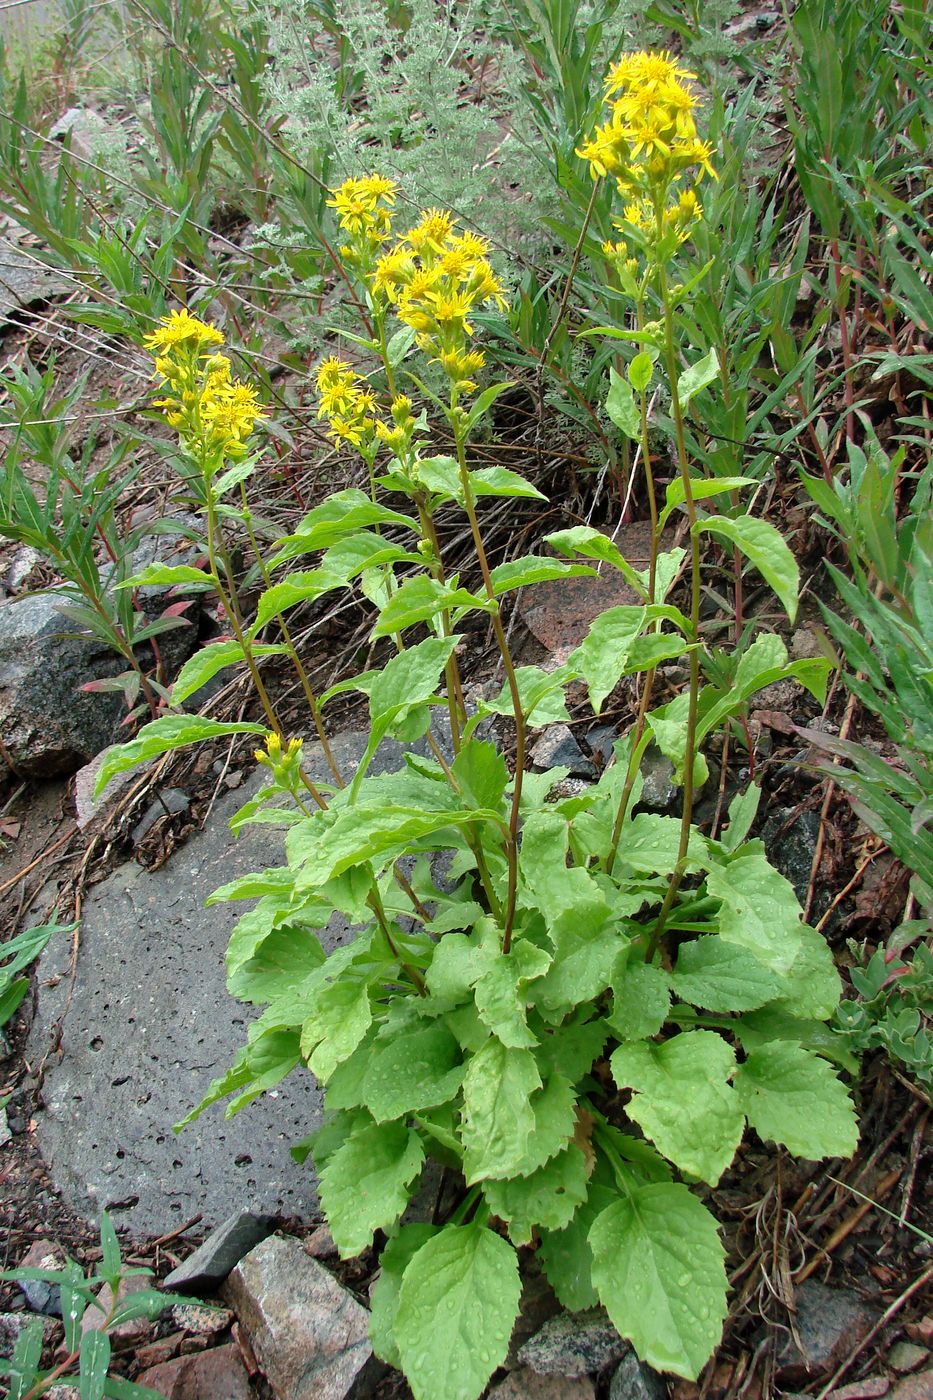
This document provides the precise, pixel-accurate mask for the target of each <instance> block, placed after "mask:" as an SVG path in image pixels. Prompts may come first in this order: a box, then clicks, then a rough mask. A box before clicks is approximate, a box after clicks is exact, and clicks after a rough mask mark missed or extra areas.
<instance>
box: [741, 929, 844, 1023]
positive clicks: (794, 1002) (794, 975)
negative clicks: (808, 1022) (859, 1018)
mask: <svg viewBox="0 0 933 1400" xmlns="http://www.w3.org/2000/svg"><path fill="white" fill-rule="evenodd" d="M798 934H799V937H800V950H799V952H798V954H797V956H796V958H795V959H794V961H793V963H792V964H791V966H790V968H789V969H788V971H787V972H785V973H783V974H782V975H781V977H780V982H779V987H778V990H777V992H776V993H775V1005H776V1006H778V1007H783V1008H784V1009H785V1010H787V1011H789V1012H790V1013H791V1015H793V1016H802V1017H804V1018H805V1019H806V1018H811V1017H812V1018H813V1019H814V1020H817V1021H828V1020H829V1018H830V1016H832V1014H833V1012H834V1011H835V1009H836V1007H837V1006H838V1005H839V998H840V997H841V995H842V982H841V980H840V977H839V971H838V969H837V967H836V960H835V958H834V957H833V951H832V949H831V948H830V946H829V944H828V943H827V942H826V939H825V938H824V937H823V935H822V934H821V933H819V932H818V931H817V930H816V929H815V928H811V927H810V925H809V924H805V923H803V922H801V924H800V927H799V930H798ZM740 1009H741V1008H740ZM749 1009H751V1008H749Z"/></svg>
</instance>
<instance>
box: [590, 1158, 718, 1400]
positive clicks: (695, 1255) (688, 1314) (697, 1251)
mask: <svg viewBox="0 0 933 1400" xmlns="http://www.w3.org/2000/svg"><path fill="white" fill-rule="evenodd" d="M589 1239H590V1245H591V1247H592V1250H593V1282H594V1283H595V1285H596V1290H597V1292H598V1294H599V1297H600V1300H601V1302H602V1304H603V1306H604V1307H605V1309H606V1311H607V1312H608V1314H609V1316H610V1318H611V1320H612V1322H613V1324H614V1326H615V1327H616V1329H617V1330H618V1332H619V1333H620V1335H621V1336H623V1337H625V1338H627V1339H628V1340H629V1341H630V1342H631V1343H632V1345H633V1346H634V1348H635V1350H636V1352H637V1353H638V1355H639V1357H640V1358H641V1359H642V1361H645V1362H647V1363H648V1365H649V1366H653V1367H654V1368H655V1369H656V1370H658V1371H673V1373H674V1374H675V1375H677V1376H684V1377H685V1378H686V1379H687V1380H695V1379H696V1377H697V1375H698V1374H699V1372H700V1370H701V1368H702V1367H703V1366H704V1365H705V1364H706V1362H707V1361H708V1360H709V1357H710V1354H711V1352H712V1351H713V1349H714V1348H715V1347H716V1345H717V1344H718V1342H719V1339H720V1337H721V1335H722V1324H723V1321H724V1320H725V1317H726V1312H727V1308H726V1271H725V1268H724V1265H723V1260H724V1257H725V1251H724V1250H723V1247H722V1244H721V1243H720V1240H719V1236H718V1234H717V1232H716V1221H715V1219H714V1218H713V1216H712V1215H711V1214H710V1212H709V1211H708V1210H707V1209H706V1207H705V1206H704V1205H702V1204H701V1203H700V1202H699V1201H698V1200H697V1198H696V1197H695V1196H693V1195H692V1194H691V1193H690V1191H689V1190H688V1189H687V1187H686V1186H682V1185H679V1184H676V1183H672V1184H670V1185H667V1184H665V1183H658V1184H656V1185H651V1186H642V1187H639V1188H637V1189H636V1190H634V1191H631V1192H630V1194H629V1196H628V1197H627V1198H626V1199H625V1200H617V1201H615V1202H614V1203H613V1204H612V1205H610V1206H609V1207H607V1209H606V1210H604V1211H603V1212H602V1213H601V1214H600V1215H598V1216H597V1218H596V1220H595V1221H594V1222H593V1225H592V1228H591V1229H590V1236H589Z"/></svg>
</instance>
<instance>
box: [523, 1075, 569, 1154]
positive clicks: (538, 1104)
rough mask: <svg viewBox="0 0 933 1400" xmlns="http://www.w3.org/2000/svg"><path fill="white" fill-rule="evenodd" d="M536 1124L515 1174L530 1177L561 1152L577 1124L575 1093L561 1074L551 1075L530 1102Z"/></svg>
mask: <svg viewBox="0 0 933 1400" xmlns="http://www.w3.org/2000/svg"><path fill="white" fill-rule="evenodd" d="M531 1108H532V1112H533V1113H534V1119H535V1124H534V1128H533V1130H532V1133H531V1135H530V1137H529V1139H528V1146H527V1147H526V1149H525V1152H524V1155H523V1156H522V1158H521V1160H520V1161H519V1162H518V1164H517V1166H516V1168H515V1174H516V1175H517V1176H530V1175H531V1173H532V1172H536V1171H538V1170H539V1168H541V1167H543V1166H544V1164H545V1162H547V1161H550V1159H551V1158H552V1157H555V1156H556V1155H557V1153H558V1152H562V1151H563V1149H564V1148H565V1147H566V1145H567V1143H568V1142H569V1141H570V1139H571V1138H572V1137H573V1134H574V1132H575V1130H576V1126H577V1117H576V1113H577V1096H576V1092H575V1090H574V1087H573V1085H572V1084H571V1083H570V1081H569V1080H568V1079H565V1078H564V1076H563V1075H562V1074H552V1075H551V1076H550V1078H549V1079H548V1081H547V1083H546V1084H545V1086H544V1088H543V1089H542V1090H541V1092H540V1093H538V1094H535V1095H534V1096H533V1097H532V1101H531Z"/></svg>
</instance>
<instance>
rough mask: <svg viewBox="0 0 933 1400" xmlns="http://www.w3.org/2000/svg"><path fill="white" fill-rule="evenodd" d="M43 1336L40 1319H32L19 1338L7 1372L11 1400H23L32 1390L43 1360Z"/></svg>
mask: <svg viewBox="0 0 933 1400" xmlns="http://www.w3.org/2000/svg"><path fill="white" fill-rule="evenodd" d="M42 1335H43V1334H42V1323H41V1321H40V1319H39V1318H30V1319H29V1320H28V1321H27V1322H26V1325H25V1327H24V1328H23V1330H22V1332H20V1334H19V1336H18V1337H17V1339H16V1342H15V1344H14V1347H13V1356H12V1358H11V1362H10V1368H9V1370H8V1372H7V1375H8V1376H9V1380H10V1394H9V1400H22V1397H23V1396H24V1395H25V1394H26V1392H27V1391H28V1390H30V1389H31V1387H32V1384H33V1381H34V1380H35V1378H36V1373H37V1372H38V1369H39V1363H40V1361H41V1360H42Z"/></svg>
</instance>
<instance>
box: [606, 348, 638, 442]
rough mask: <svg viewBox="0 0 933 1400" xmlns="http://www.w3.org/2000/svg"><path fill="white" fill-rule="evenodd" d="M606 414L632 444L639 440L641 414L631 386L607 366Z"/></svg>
mask: <svg viewBox="0 0 933 1400" xmlns="http://www.w3.org/2000/svg"><path fill="white" fill-rule="evenodd" d="M606 412H607V414H608V415H609V418H610V421H611V422H613V423H614V424H615V426H616V427H617V428H618V429H619V431H620V432H622V433H624V434H625V436H626V437H627V438H631V440H632V441H633V442H638V441H639V440H640V438H641V412H640V410H639V407H638V404H637V403H636V402H635V395H634V394H633V393H632V386H631V384H630V383H629V382H628V380H627V379H623V378H622V376H621V374H618V373H617V372H616V370H615V369H613V367H612V366H611V365H610V366H609V393H608V394H607V395H606Z"/></svg>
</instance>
